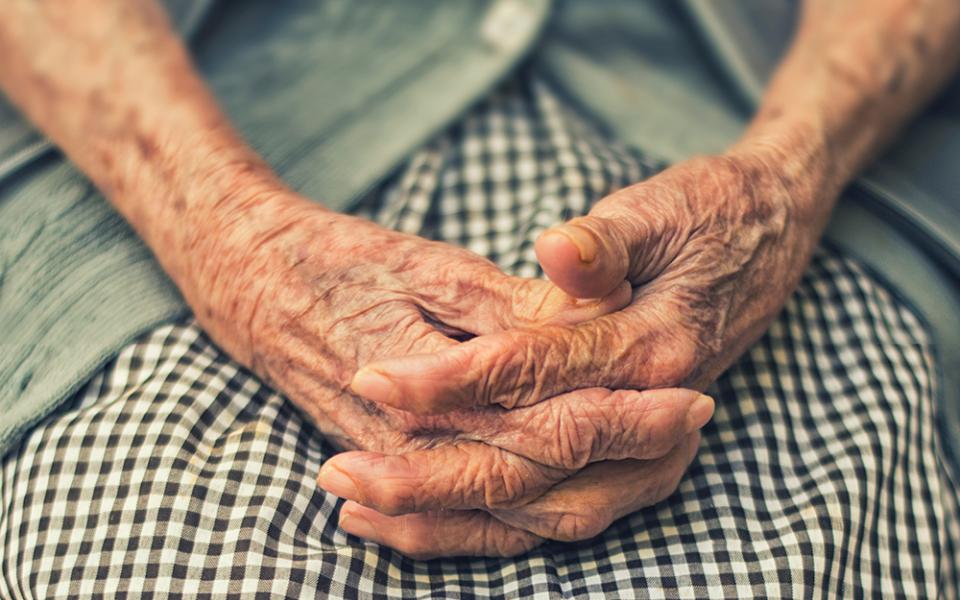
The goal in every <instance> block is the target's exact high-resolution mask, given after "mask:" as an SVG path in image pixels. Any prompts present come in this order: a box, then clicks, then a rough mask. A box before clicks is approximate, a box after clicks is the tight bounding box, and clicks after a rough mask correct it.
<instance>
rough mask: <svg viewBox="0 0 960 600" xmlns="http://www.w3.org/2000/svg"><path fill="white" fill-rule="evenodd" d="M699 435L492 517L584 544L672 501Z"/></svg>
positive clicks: (597, 470)
mask: <svg viewBox="0 0 960 600" xmlns="http://www.w3.org/2000/svg"><path fill="white" fill-rule="evenodd" d="M699 443H700V434H699V432H695V433H692V434H690V435H688V436H687V437H686V438H685V439H684V440H683V441H681V443H680V444H678V445H677V447H676V448H674V449H673V450H672V451H671V452H670V453H668V454H667V455H666V456H664V457H663V458H660V459H657V460H650V461H636V460H624V461H604V462H599V463H595V464H592V465H590V466H588V467H587V468H585V469H583V470H582V471H580V472H579V473H577V474H576V475H573V476H572V477H570V478H569V479H566V480H565V481H563V482H561V483H559V484H557V485H556V486H554V487H553V488H551V489H550V490H549V491H548V492H547V493H545V494H544V495H542V496H541V497H540V498H538V499H536V500H534V501H533V502H531V503H529V504H525V505H523V506H519V507H516V508H512V509H506V510H494V511H492V513H491V514H493V515H494V516H496V517H497V518H498V519H500V520H502V521H504V522H505V523H507V524H509V525H512V526H513V527H516V528H518V529H524V530H527V531H530V532H532V533H534V534H536V535H537V536H540V537H544V538H548V539H552V540H559V541H574V540H584V539H589V538H592V537H594V536H596V535H599V534H600V533H602V532H603V531H605V530H606V529H607V528H608V527H609V526H610V524H611V523H613V522H614V521H616V520H617V519H619V518H621V517H623V516H625V515H628V514H630V513H632V512H635V511H637V510H640V509H641V508H645V507H647V506H652V505H654V504H656V503H657V502H660V501H662V500H664V499H666V498H667V497H668V496H670V495H671V494H672V493H673V492H674V491H675V490H676V488H677V485H678V484H679V482H680V480H681V478H682V477H683V474H684V472H685V471H686V470H687V467H689V465H690V463H691V462H692V461H693V458H694V456H696V452H697V447H698V445H699Z"/></svg>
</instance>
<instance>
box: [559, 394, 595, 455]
mask: <svg viewBox="0 0 960 600" xmlns="http://www.w3.org/2000/svg"><path fill="white" fill-rule="evenodd" d="M553 410H554V411H555V412H556V431H557V435H556V437H555V439H554V445H553V446H554V452H553V454H554V460H555V462H556V463H557V466H559V467H562V468H564V469H570V470H579V469H582V468H583V467H584V466H586V464H587V463H588V462H590V459H591V457H592V454H593V451H594V447H595V445H596V443H597V438H598V428H597V425H596V423H594V421H593V419H590V418H581V415H578V414H576V411H575V410H574V409H573V407H572V406H570V405H569V404H566V403H561V404H559V405H558V406H557V407H555V408H554V409H553Z"/></svg>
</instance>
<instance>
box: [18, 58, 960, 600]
mask: <svg viewBox="0 0 960 600" xmlns="http://www.w3.org/2000/svg"><path fill="white" fill-rule="evenodd" d="M653 170H654V167H653V166H652V165H650V164H648V163H647V162H645V160H644V159H643V157H642V156H638V155H637V154H636V153H634V152H631V151H627V150H626V149H625V148H623V147H622V146H619V145H617V144H616V143H614V142H612V141H610V140H608V139H606V138H605V136H603V135H602V134H600V133H598V130H597V129H596V128H595V127H593V126H592V125H590V124H589V123H588V122H587V121H586V120H585V119H583V118H582V117H581V116H579V115H577V114H576V113H575V111H573V110H572V109H570V108H569V107H568V106H566V105H565V104H564V103H563V101H562V100H561V98H560V97H558V95H557V94H555V93H553V92H552V91H551V89H550V88H549V86H548V85H546V84H544V83H543V82H540V81H538V80H537V79H536V78H534V77H525V78H523V79H522V80H521V81H520V82H515V83H513V84H511V85H509V86H507V87H506V88H504V89H502V90H501V91H500V92H498V93H497V94H495V95H494V96H493V97H492V98H491V99H490V100H489V101H487V102H486V103H484V104H483V105H482V106H479V107H478V108H476V109H474V110H473V111H472V112H471V113H470V114H469V115H468V116H467V117H465V120H464V121H463V122H462V123H460V124H459V125H458V126H456V127H454V128H452V129H451V130H449V131H448V132H446V133H444V134H442V135H440V136H439V137H438V138H437V139H435V140H434V141H433V142H432V143H430V144H429V145H428V146H427V147H426V148H425V149H423V150H422V151H420V152H419V153H417V154H416V155H415V156H414V157H412V159H411V161H410V162H409V165H408V167H407V168H405V169H404V170H403V171H402V172H401V173H400V174H399V175H397V176H396V177H395V178H394V179H393V180H392V181H391V182H390V184H389V185H388V186H387V188H388V189H386V190H385V191H384V192H383V193H380V194H376V195H374V196H372V197H371V198H370V200H369V202H367V203H366V205H365V209H364V210H365V211H366V212H367V213H368V214H370V215H371V216H373V217H374V218H376V219H377V220H378V221H380V222H382V223H384V224H386V225H388V226H391V227H395V228H397V229H402V230H404V231H407V232H413V233H421V234H423V235H426V236H430V237H434V238H437V239H442V240H448V241H450V242H454V243H457V244H462V245H465V246H466V247H468V248H471V249H473V250H475V251H477V252H479V253H481V254H484V255H487V256H490V257H492V258H494V259H495V260H496V261H497V262H498V263H499V264H500V265H501V266H503V267H504V268H505V269H507V270H509V271H512V272H515V273H519V274H521V275H535V274H537V268H536V261H535V258H534V254H533V251H532V243H533V240H534V239H535V238H536V236H537V234H538V233H539V232H540V231H542V230H543V229H544V228H545V227H547V226H549V225H551V224H553V223H556V222H557V221H560V220H562V219H565V218H567V217H569V216H571V215H575V214H580V213H583V212H584V211H586V210H587V208H588V206H589V203H590V202H591V201H593V200H595V199H597V198H599V197H602V196H603V195H604V194H606V193H607V192H609V191H611V190H613V189H615V188H618V187H621V186H623V185H626V184H628V183H632V182H635V181H638V180H640V179H642V178H643V177H645V176H647V175H649V174H650V173H651V172H652V171H653ZM50 367H51V368H56V366H55V365H51V366H50ZM935 368H936V367H935V364H934V357H933V354H932V352H931V348H930V344H929V339H928V336H927V334H926V333H925V330H924V327H923V326H922V324H921V323H920V321H919V320H918V318H917V317H916V316H915V315H914V314H913V313H912V312H911V311H910V310H909V309H908V308H907V307H906V306H905V305H904V304H902V303H901V302H899V301H898V300H897V298H896V296H895V295H894V294H893V293H892V292H891V291H890V290H889V289H887V288H886V287H885V286H884V285H883V284H882V283H881V282H878V281H877V280H876V279H875V278H874V277H872V276H871V275H870V274H869V273H867V272H866V271H865V270H864V269H863V268H862V267H861V266H859V265H858V264H857V263H856V262H854V261H852V260H849V259H847V258H845V257H843V256H840V255H838V254H837V253H836V252H834V251H831V250H829V249H821V250H820V251H818V252H817V254H816V256H815V258H814V260H813V263H812V265H811V266H810V268H809V270H808V271H807V273H806V276H805V277H804V279H803V283H802V284H801V286H800V288H799V290H798V291H797V293H796V294H795V295H794V296H793V298H792V300H791V301H790V303H789V304H788V306H787V307H786V309H785V310H784V311H783V313H782V314H781V315H780V317H779V318H778V319H777V321H776V322H775V323H774V325H773V326H772V328H771V329H770V331H769V333H768V334H767V335H766V336H765V337H764V338H763V339H762V340H761V341H760V342H759V343H757V344H756V346H755V347H754V348H753V349H752V350H751V351H750V352H749V354H748V355H747V356H745V357H744V358H743V359H742V360H740V362H739V363H738V364H737V365H736V366H734V367H733V368H732V369H730V371H729V372H727V373H726V374H725V375H724V376H723V377H722V378H721V379H720V381H719V382H717V383H716V385H715V386H714V388H713V393H714V394H715V395H716V397H717V398H718V410H717V414H716V418H715V419H714V421H713V423H712V424H710V425H708V426H707V427H706V428H705V430H704V437H703V444H702V448H701V451H700V454H699V458H698V459H697V460H696V461H695V462H694V464H693V465H692V466H691V468H690V471H689V473H688V474H687V476H686V477H685V478H684V480H683V481H682V483H681V484H680V487H679V490H678V491H677V493H676V494H674V495H673V496H672V497H671V498H669V499H668V500H666V501H664V502H662V503H660V504H659V505H657V506H654V507H651V508H649V509H647V510H643V511H641V512H638V513H636V514H634V515H632V516H629V517H627V518H624V519H622V520H620V521H618V522H617V523H615V524H614V525H613V526H612V527H611V528H610V529H609V530H608V531H607V532H606V533H604V534H603V535H601V536H599V537H598V538H596V539H593V540H590V541H586V542H581V543H576V544H556V543H555V544H548V545H545V546H543V547H541V548H538V549H536V550H534V551H532V552H530V553H529V554H527V555H525V556H522V557H520V558H516V559H509V560H507V559H504V560H501V559H458V560H438V561H431V562H418V561H413V560H409V559H407V558H405V557H403V556H401V555H400V554H398V553H396V552H393V551H391V550H389V549H386V548H381V547H378V546H376V545H373V544H365V543H364V542H362V541H361V540H359V539H357V538H354V537H352V536H348V535H347V534H345V533H344V532H342V531H340V530H338V528H337V526H336V522H337V518H336V517H337V508H338V499H337V498H335V497H333V496H330V495H328V494H326V493H324V492H323V491H321V490H319V489H318V488H317V486H316V485H315V483H314V481H315V477H316V475H317V471H318V469H319V466H320V464H321V463H322V462H323V461H324V459H325V458H327V457H328V456H330V454H331V452H332V449H331V447H330V446H329V445H327V444H326V443H325V442H324V440H323V439H322V438H321V436H320V435H319V434H318V432H317V431H316V429H314V428H313V427H312V426H311V424H310V423H308V422H306V421H305V419H304V416H303V415H302V414H301V413H300V412H298V411H297V410H296V409H294V408H293V406H292V405H291V404H290V403H288V402H287V401H285V400H284V399H283V398H282V397H281V396H279V395H278V394H276V393H275V392H273V391H271V390H270V389H269V388H267V387H266V386H265V385H264V384H262V383H260V382H259V381H258V380H257V379H256V378H255V377H253V376H252V375H251V374H250V373H248V372H247V371H245V370H243V369H242V368H240V367H239V366H238V365H237V364H236V363H234V362H233V361H231V360H230V359H229V358H228V357H227V356H225V355H224V354H223V353H222V352H221V351H220V350H218V349H217V348H216V347H215V346H214V345H213V344H212V343H211V342H210V341H209V340H208V339H207V338H206V337H205V336H204V334H203V333H202V332H201V331H200V330H199V328H198V327H197V325H196V324H195V323H194V322H193V321H192V320H188V321H185V322H182V323H177V324H171V325H167V326H163V327H160V328H158V329H157V330H155V331H153V332H151V333H149V334H148V335H145V336H144V337H143V338H142V339H140V340H139V341H138V342H136V343H134V344H131V345H130V346H128V347H127V348H125V349H124V350H123V351H122V352H121V353H120V354H119V355H118V356H117V357H116V358H115V359H114V360H113V361H112V362H111V363H110V364H109V365H108V366H107V367H106V368H105V369H104V370H103V371H102V372H101V373H100V374H98V375H97V376H96V377H94V378H93V380H92V381H90V382H89V384H87V385H86V387H85V388H84V389H83V390H82V391H81V392H80V393H79V394H78V395H77V397H76V398H75V399H74V400H73V401H71V403H69V404H68V405H67V406H66V407H65V408H64V409H62V410H60V411H59V412H58V413H57V414H55V415H54V416H52V417H51V418H49V419H47V420H46V421H45V422H44V423H43V424H41V425H40V426H38V427H37V428H36V429H35V430H34V431H32V433H30V434H29V435H28V436H27V437H26V438H25V439H24V440H23V442H22V443H21V444H20V445H19V447H17V448H15V449H14V450H13V451H12V452H10V453H9V454H8V455H7V456H6V457H5V458H4V459H3V461H2V473H0V475H2V478H0V501H2V504H0V511H2V512H0V569H2V574H0V575H2V576H0V597H2V598H4V599H6V598H11V599H13V598H17V599H19V598H92V597H107V598H114V597H135V598H149V597H167V596H172V597H189V598H195V597H200V598H223V597H232V598H274V597H294V598H300V597H305V598H312V597H350V598H367V597H390V598H423V597H437V598H471V597H482V598H486V597H496V598H501V597H507V598H520V597H524V598H526V597H534V596H535V597H543V598H561V597H587V596H590V597H597V598H600V597H610V598H634V597H649V598H706V597H765V598H767V597H769V598H781V597H791V598H799V597H805V598H807V597H809V598H812V597H817V598H837V597H851V598H852V597H863V596H867V597H881V596H882V597H884V598H887V597H909V598H934V597H944V598H956V597H957V593H958V572H957V571H958V569H957V561H958V558H957V552H958V549H960V548H958V545H960V524H958V523H960V519H958V516H960V507H958V487H957V485H956V484H955V482H954V481H953V480H951V474H950V473H949V471H948V469H947V467H946V465H945V464H944V463H943V462H942V461H941V460H940V458H939V456H940V448H939V442H938V429H937V427H936V425H935V422H936V414H935V402H934V398H935V394H936V390H935V389H934V388H935V378H934V373H935Z"/></svg>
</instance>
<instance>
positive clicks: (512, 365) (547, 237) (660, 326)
mask: <svg viewBox="0 0 960 600" xmlns="http://www.w3.org/2000/svg"><path fill="white" fill-rule="evenodd" d="M812 192H813V188H812V187H804V185H802V184H801V182H795V181H789V180H785V179H783V178H782V177H781V176H780V175H778V172H777V170H776V161H775V160H773V159H772V158H769V157H764V155H762V154H760V153H757V154H749V153H744V154H735V155H729V156H723V157H712V158H700V159H695V160H691V161H689V162H686V163H683V164H681V165H678V166H675V167H673V168H671V169H669V170H667V171H665V172H663V173H662V174H660V175H658V176H657V177H654V178H652V179H650V180H648V181H646V182H644V183H641V184H638V185H635V186H632V187H630V188H626V189H624V190H621V191H619V192H617V193H615V194H613V195H611V196H609V197H607V198H605V199H604V200H602V201H600V202H599V203H598V204H597V205H596V206H595V207H594V209H593V210H592V211H591V213H590V215H589V216H587V217H584V218H580V219H575V220H573V221H571V222H570V223H567V224H565V225H563V226H561V227H558V228H556V229H553V230H550V231H548V232H546V233H545V234H544V235H543V236H542V237H541V238H540V240H538V243H537V252H538V256H539V258H540V260H541V264H542V265H543V267H544V270H545V271H546V272H547V273H548V274H549V275H550V277H551V279H552V280H553V281H554V282H555V283H556V284H557V285H558V286H559V287H561V288H562V289H564V290H566V291H568V292H570V293H571V294H574V295H577V296H580V297H584V298H588V297H594V296H602V295H603V294H605V293H607V292H608V291H609V290H611V289H614V288H615V287H616V286H617V285H620V284H622V282H623V281H628V282H629V283H630V284H631V285H632V286H634V293H633V300H632V302H631V304H630V306H628V307H627V308H625V309H624V310H622V311H620V312H617V313H613V314H609V315H606V316H602V317H599V318H597V319H595V320H592V321H589V322H584V323H580V324H564V325H550V326H543V327H537V328H520V329H516V330H510V331H505V332H502V333H498V334H492V335H487V336H480V337H478V338H476V339H473V340H470V341H468V342H466V343H464V344H462V345H459V346H457V347H455V348H450V349H447V350H445V351H441V352H438V353H434V354H427V355H420V356H407V357H403V358H397V359H391V360H385V361H378V362H375V363H371V364H368V365H366V366H365V367H364V368H363V369H362V370H361V371H360V372H358V374H357V375H356V377H355V378H354V380H353V383H352V389H353V390H354V391H355V392H356V393H358V394H360V395H362V396H364V397H366V398H368V399H371V400H374V401H377V402H380V403H382V404H385V405H392V406H397V407H402V408H405V409H407V410H412V411H416V412H418V413H435V412H444V411H448V410H457V409H463V408H464V407H469V406H478V405H479V406H490V405H499V406H504V407H527V406H538V404H537V403H538V402H542V401H544V400H545V399H547V398H550V397H551V396H553V395H555V394H563V393H567V392H570V391H571V390H577V389H580V388H583V387H589V386H606V387H611V388H638V389H646V388H658V387H665V386H675V385H688V386H692V387H696V388H701V389H702V388H703V387H705V386H706V385H707V384H708V383H709V382H710V381H711V380H712V379H714V378H715V377H716V376H717V375H718V374H719V373H720V372H721V371H722V370H723V369H725V368H726V367H727V366H728V365H729V364H730V363H731V362H732V361H733V360H734V359H735V358H736V357H737V356H738V355H739V354H740V353H741V352H742V351H743V350H744V349H745V348H746V347H747V346H748V345H749V344H750V343H751V342H753V341H754V340H755V339H756V338H757V337H759V335H760V334H761V333H762V332H763V331H764V329H765V328H766V327H767V325H768V324H769V322H770V320H771V319H772V318H773V316H774V315H775V314H776V313H777V312H778V311H779V309H780V308H781V306H782V304H783V303H784V302H785V300H786V298H787V296H788V295H789V293H790V292H791V291H792V289H793V288H794V286H795V285H796V283H797V281H798V279H799V277H800V275H801V272H802V269H803V266H804V265H805V264H806V262H807V260H808V258H809V255H810V253H811V252H812V248H813V246H814V244H815V241H816V239H817V235H818V232H819V228H820V226H821V225H822V224H821V223H819V222H817V221H816V220H815V219H813V218H811V217H810V216H809V215H807V214H805V213H804V211H803V210H801V209H800V206H801V205H800V204H798V203H796V202H795V200H796V199H797V197H799V196H800V195H803V194H811V193H812ZM647 393H650V392H647ZM694 450H695V439H693V436H692V435H691V436H690V437H689V438H687V439H685V440H683V441H681V442H680V443H679V444H678V446H677V447H676V448H675V449H674V450H673V451H672V452H671V453H669V454H668V455H666V456H665V457H664V458H662V459H661V462H660V464H656V463H655V462H648V463H642V462H632V461H622V462H611V463H600V464H597V465H592V466H591V467H589V468H588V469H587V470H585V471H583V472H581V473H580V474H578V475H577V476H575V477H573V478H571V479H569V480H568V482H567V484H568V485H564V484H561V485H558V486H556V487H555V488H553V489H552V490H550V492H548V493H547V494H546V495H544V496H543V497H542V498H541V499H538V500H537V501H534V502H532V503H530V504H528V505H527V506H525V507H522V508H521V509H520V510H517V509H513V510H492V511H488V512H489V513H490V514H492V515H494V516H496V517H497V518H498V519H500V520H501V521H502V522H497V521H496V520H493V519H491V518H490V517H489V516H488V515H484V514H472V513H459V514H458V513H452V514H451V513H439V514H436V513H420V514H410V515H406V516H403V517H387V516H385V515H382V514H380V513H378V512H376V511H375V510H373V509H375V508H378V507H380V505H379V504H378V502H377V501H376V499H375V489H374V488H375V487H376V484H375V483H374V481H375V479H376V480H380V481H387V482H392V481H394V480H395V479H401V480H402V481H404V484H405V485H406V486H407V487H408V488H409V492H408V493H409V494H410V495H416V494H418V493H427V494H435V493H436V492H435V491H434V490H433V489H432V488H433V487H435V486H436V485H437V482H436V481H435V480H433V479H432V478H431V477H430V476H429V469H428V468H427V467H426V465H425V464H424V465H421V464H420V462H419V461H420V459H421V458H422V455H420V454H416V453H414V454H410V455H407V456H403V457H398V458H394V459H392V461H390V462H388V461H384V463H383V464H380V465H378V468H377V469H374V470H372V473H371V475H370V480H369V482H368V484H367V485H368V488H369V490H367V489H365V494H363V495H360V496H358V497H354V500H357V501H358V502H360V503H363V504H366V505H367V507H362V506H359V505H357V504H356V503H353V502H352V503H348V505H347V506H346V507H345V509H344V510H345V512H346V513H347V515H348V516H347V518H346V519H345V520H346V524H345V526H346V527H347V528H348V529H351V524H352V523H353V519H354V515H359V516H362V517H363V518H364V519H365V520H364V521H363V523H364V525H363V526H362V527H357V528H356V529H351V530H353V531H355V532H357V533H358V534H359V535H364V536H366V537H370V538H372V539H376V540H378V541H382V542H384V543H388V544H391V545H394V546H397V545H400V547H401V548H405V549H409V548H411V547H413V549H414V550H417V549H420V548H431V547H432V548H434V550H433V552H434V553H442V550H443V549H445V548H450V547H451V543H452V542H448V541H445V540H446V539H447V536H453V538H454V539H456V540H458V543H460V542H459V540H461V539H462V538H464V537H467V538H468V539H469V538H470V535H473V536H477V537H481V538H483V539H486V540H494V539H496V537H497V535H501V536H505V537H506V539H516V538H517V536H518V535H519V536H520V539H522V540H525V541H527V542H528V543H531V542H530V540H529V539H528V538H525V537H524V535H525V534H518V533H517V531H518V530H517V529H513V528H510V527H508V526H507V525H506V524H509V525H512V526H515V527H516V528H519V529H524V530H529V531H534V532H536V533H538V534H540V535H545V536H547V537H553V538H559V539H571V538H577V537H585V536H588V535H590V534H595V533H598V532H599V531H600V530H602V527H601V526H600V524H601V523H607V524H608V523H609V522H610V517H611V516H614V517H616V516H620V515H622V514H626V513H627V512H630V511H631V510H635V509H636V508H639V507H640V506H644V505H645V504H649V503H651V502H652V501H656V500H658V499H660V498H663V497H665V496H666V495H668V494H669V493H670V492H671V491H672V490H673V489H674V487H675V486H676V484H677V482H678V480H679V476H680V474H682V472H683V470H685V468H686V466H687V464H688V463H689V461H690V460H691V459H692V457H693V452H694ZM349 456H350V455H345V456H343V457H340V458H339V460H341V461H347V460H349ZM664 471H666V472H669V473H670V475H669V476H663V475H662V473H663V472H664ZM657 473H660V476H659V477H656V478H654V477H651V474H657ZM374 478H375V479H374ZM642 494H647V496H646V497H645V499H644V500H645V502H633V503H631V502H622V503H621V504H619V505H617V503H616V501H615V500H613V499H616V498H618V497H619V498H621V499H622V498H623V497H624V496H628V495H632V496H633V497H634V498H636V497H637V496H639V495H642ZM612 505H614V506H617V508H618V509H614V510H611V506H612ZM415 508H417V507H414V506H411V507H410V509H411V510H413V509H415ZM591 510H596V511H597V512H598V513H600V514H602V515H603V516H602V517H598V518H594V519H592V520H588V519H585V518H584V515H587V514H590V511H591ZM544 515H549V517H548V518H549V519H552V521H553V523H554V525H555V524H556V523H557V522H561V523H563V522H565V523H566V524H567V526H568V527H570V528H571V529H576V530H579V531H578V533H580V534H581V535H579V536H577V535H574V536H569V537H565V536H558V535H556V531H554V532H553V533H554V534H553V535H551V532H549V531H543V529H542V528H541V527H539V526H540V524H541V522H542V519H543V516H544ZM456 532H459V534H458V533H456ZM468 532H474V533H472V534H470V533H468ZM495 532H496V533H495ZM511 536H512V537H511ZM487 543H488V545H489V544H491V543H492V542H490V541H488V542H487Z"/></svg>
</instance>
